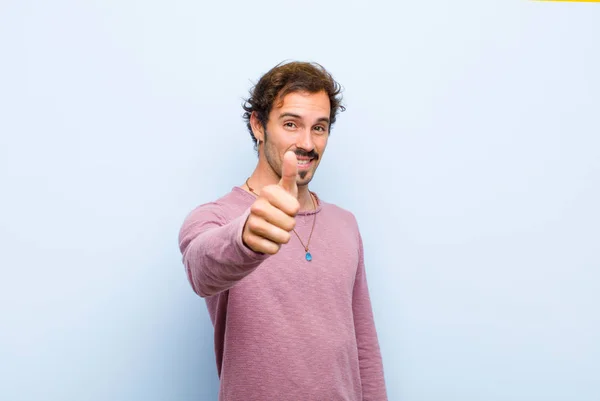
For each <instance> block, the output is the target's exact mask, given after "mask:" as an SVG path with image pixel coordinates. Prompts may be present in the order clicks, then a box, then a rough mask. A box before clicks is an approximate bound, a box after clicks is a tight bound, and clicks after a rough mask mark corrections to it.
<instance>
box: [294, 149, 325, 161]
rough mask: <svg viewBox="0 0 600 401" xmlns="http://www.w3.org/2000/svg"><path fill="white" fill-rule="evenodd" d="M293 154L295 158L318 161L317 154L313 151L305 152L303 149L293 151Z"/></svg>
mask: <svg viewBox="0 0 600 401" xmlns="http://www.w3.org/2000/svg"><path fill="white" fill-rule="evenodd" d="M294 153H296V156H302V157H310V158H311V159H315V160H318V159H319V154H318V153H317V152H315V151H314V150H311V151H310V152H307V151H306V150H304V149H296V150H295V151H294Z"/></svg>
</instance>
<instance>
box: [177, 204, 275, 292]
mask: <svg viewBox="0 0 600 401" xmlns="http://www.w3.org/2000/svg"><path fill="white" fill-rule="evenodd" d="M247 216H248V212H246V213H244V214H243V215H241V216H239V217H238V218H236V219H233V220H232V221H230V222H228V223H225V224H219V223H217V222H215V221H210V220H207V219H206V217H204V216H193V215H192V216H191V217H190V218H189V219H188V220H186V222H185V223H184V226H183V227H182V231H181V242H180V246H181V251H182V254H183V263H184V266H185V268H186V273H187V276H188V280H189V281H190V284H191V286H192V288H193V289H194V291H195V292H196V293H197V294H198V295H200V296H201V297H208V296H212V295H215V294H218V293H219V292H222V291H225V290H227V289H229V288H231V287H233V286H234V285H235V284H236V283H237V282H239V281H240V280H242V279H243V278H244V277H246V276H247V275H248V274H250V273H252V272H253V271H254V270H255V269H256V268H257V267H258V266H259V265H260V263H262V261H263V260H264V259H265V258H266V257H267V255H262V254H259V253H256V252H254V251H252V250H251V249H249V248H247V247H246V246H245V245H244V244H243V243H242V230H243V227H244V223H245V221H246V219H247ZM213 220H214V219H213Z"/></svg>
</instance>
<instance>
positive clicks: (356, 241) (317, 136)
mask: <svg viewBox="0 0 600 401" xmlns="http://www.w3.org/2000/svg"><path fill="white" fill-rule="evenodd" d="M340 98H341V96H340V86H339V84H338V83H337V82H336V81H334V79H333V78H332V77H331V75H330V74H329V73H328V72H327V71H326V70H325V69H323V68H322V67H321V66H320V65H318V64H314V63H303V62H291V63H285V64H280V65H278V66H276V67H274V68H273V69H271V70H270V71H269V72H268V73H266V74H265V75H264V76H263V77H262V78H261V79H260V80H259V82H258V83H257V84H256V86H255V87H254V88H253V90H252V92H251V97H250V98H249V99H248V100H247V102H246V104H245V105H244V109H245V113H244V119H245V120H246V122H247V127H248V130H249V131H250V135H251V137H252V140H253V141H254V143H255V145H256V150H257V152H258V164H257V166H256V169H255V170H254V172H253V173H252V175H250V177H248V179H247V180H246V181H245V183H243V184H242V185H240V186H235V187H233V188H232V190H231V192H229V193H228V194H225V195H224V196H222V197H221V198H219V199H217V200H215V201H214V202H209V203H206V204H203V205H201V206H199V207H197V208H196V209H195V210H193V211H192V212H191V213H190V214H189V215H188V216H187V218H186V220H185V221H184V224H183V226H182V228H181V232H180V238H179V239H180V249H181V252H182V254H183V263H184V265H185V268H186V272H187V276H188V279H189V281H190V283H191V286H192V288H193V289H194V291H195V292H196V293H197V294H198V295H199V296H201V297H203V298H205V300H206V304H207V307H208V310H209V313H210V317H211V320H212V323H213V325H214V341H215V355H216V361H217V371H218V374H219V378H220V390H219V400H227V401H230V400H243V401H253V400H260V401H281V400H294V401H297V400H302V401H304V400H327V401H332V400H348V401H350V400H352V401H356V400H377V401H382V400H387V395H386V389H385V383H384V375H383V365H382V359H381V354H380V349H379V343H378V339H377V333H376V330H375V324H374V321H373V313H372V309H371V301H370V298H369V290H368V286H367V278H366V272H365V265H364V256H363V245H362V239H361V235H360V232H359V229H358V225H357V222H356V219H355V217H354V215H353V214H352V213H351V212H349V211H346V210H344V209H342V208H340V207H337V206H335V205H333V204H331V203H327V202H324V201H323V200H322V199H320V198H319V197H318V196H317V194H316V193H314V192H312V191H309V189H308V184H309V183H310V181H311V180H312V178H313V177H314V174H315V171H316V170H317V167H318V165H319V163H320V161H321V158H322V157H323V154H324V152H325V148H326V146H327V140H328V138H329V135H330V130H331V127H332V125H333V123H334V122H335V118H336V115H337V113H338V112H339V111H340V110H342V109H343V108H342V106H341V105H340V100H341V99H340Z"/></svg>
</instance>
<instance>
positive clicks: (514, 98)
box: [0, 0, 600, 401]
mask: <svg viewBox="0 0 600 401" xmlns="http://www.w3.org/2000/svg"><path fill="white" fill-rule="evenodd" d="M599 21H600V7H598V6H596V5H594V4H558V3H536V2H529V1H490V2H482V1H455V2H448V1H441V0H435V1H427V2H419V1H413V2H400V3H398V2H388V1H370V2H359V1H343V2H342V1H331V2H320V1H319V2H317V1H305V2H302V3H293V4H287V3H285V2H275V1H255V2H220V3H219V2H192V1H183V0H182V1H170V2H167V1H163V2H157V1H150V2H148V1H145V2H141V1H133V0H120V1H116V0H113V1H102V2H100V1H88V2H80V1H65V0H61V1H53V2H41V1H10V0H8V1H7V0H4V1H2V3H1V4H0V49H1V55H0V58H1V60H2V61H1V63H0V194H1V196H0V267H1V279H0V308H1V309H0V312H1V314H0V319H1V320H0V324H1V330H0V377H2V380H1V384H0V399H2V400H14V401H17V400H78V401H79V400H94V401H95V400H114V401H117V400H127V401H131V400H145V401H151V400H152V401H154V400H182V401H187V400H190V401H191V400H211V399H216V394H217V385H218V383H217V376H216V369H215V364H214V358H213V348H212V332H211V325H210V321H209V318H208V315H207V312H206V308H205V305H204V301H203V300H202V299H200V298H199V297H197V296H196V295H195V294H194V293H193V292H192V290H191V288H190V287H189V285H188V283H187V280H186V277H185V274H184V269H183V266H182V264H181V260H180V255H179V251H178V249H177V234H178V230H179V227H180V224H181V223H182V221H183V218H184V217H185V215H186V214H187V213H188V212H189V211H190V210H191V209H192V208H193V207H195V206H196V205H198V204H200V203H203V202H206V201H209V200H212V199H214V198H216V197H218V196H220V195H222V194H224V193H225V192H227V191H229V190H230V189H231V187H232V186H234V185H240V184H242V183H243V180H244V179H245V178H246V177H247V175H248V174H249V173H250V172H251V171H252V169H253V168H254V165H255V162H256V158H255V154H254V152H253V150H252V144H251V141H250V137H249V135H248V134H247V133H246V131H245V127H244V125H243V122H242V120H241V113H242V109H241V106H240V105H241V102H242V98H243V97H244V96H246V94H247V91H248V89H249V88H250V86H251V85H252V82H254V81H255V80H256V79H257V78H258V77H259V76H260V75H261V74H262V73H264V72H266V71H267V70H268V69H269V68H271V67H272V66H273V65H275V64H276V63H278V62H280V61H282V60H284V59H301V60H313V61H318V62H320V63H322V64H323V65H324V66H325V67H327V68H328V69H330V70H331V72H332V73H333V74H334V76H335V77H336V78H337V79H338V80H339V81H340V82H341V83H342V84H343V85H344V87H345V89H346V91H345V95H346V98H345V104H346V106H347V108H348V110H347V111H346V112H345V113H344V114H342V115H341V116H340V117H339V119H338V124H337V125H336V127H334V130H333V133H332V137H331V140H330V142H329V147H328V150H327V154H326V156H325V157H324V159H323V162H322V165H321V167H320V169H319V171H318V174H317V176H316V179H315V181H314V185H313V186H312V189H314V190H315V191H317V192H318V193H319V194H320V196H321V197H323V198H324V199H326V200H328V201H330V202H334V203H337V204H339V205H340V206H342V207H345V208H348V209H350V210H352V211H353V212H354V213H355V215H356V216H357V218H358V220H359V224H360V225H361V229H362V232H363V237H364V240H365V252H366V262H367V269H368V274H369V283H370V288H371V293H372V299H373V305H374V308H375V317H376V323H377V328H378V331H379V334H380V341H381V347H382V351H383V357H384V365H385V370H386V377H387V383H388V391H389V395H390V400H405V401H421V400H440V401H441V400H444V401H446V400H457V401H458V400H460V401H483V400H485V401H494V400H498V401H534V400H540V401H552V400H561V401H567V400H568V401H592V400H595V401H597V400H599V399H600V382H599V377H600V314H599V313H598V306H599V305H600V295H599V294H600V273H599V271H600V251H599V245H600V230H599V227H600V212H599V211H598V205H600V118H599V107H600V74H599V73H598V72H599V71H600V55H599V54H600V53H599V51H598V50H599V44H598V39H599V38H600V24H599Z"/></svg>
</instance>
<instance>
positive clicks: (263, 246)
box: [245, 235, 281, 255]
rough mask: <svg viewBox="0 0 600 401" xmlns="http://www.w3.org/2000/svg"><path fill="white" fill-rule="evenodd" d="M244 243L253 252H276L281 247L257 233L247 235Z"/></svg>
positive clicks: (271, 253) (272, 253)
mask: <svg viewBox="0 0 600 401" xmlns="http://www.w3.org/2000/svg"><path fill="white" fill-rule="evenodd" d="M245 243H246V245H247V246H248V247H249V248H250V249H252V250H253V251H254V252H259V253H266V254H269V255H274V254H276V253H277V252H279V249H280V248H281V245H279V244H276V243H275V242H273V241H270V240H268V239H266V238H263V237H260V236H258V235H249V236H248V238H247V240H246V241H245Z"/></svg>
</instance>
